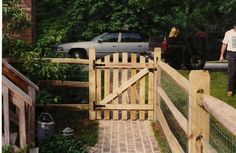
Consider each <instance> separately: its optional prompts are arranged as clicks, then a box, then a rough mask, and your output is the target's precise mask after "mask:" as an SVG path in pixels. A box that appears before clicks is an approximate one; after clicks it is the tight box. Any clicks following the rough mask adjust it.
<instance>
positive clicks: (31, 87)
mask: <svg viewBox="0 0 236 153" xmlns="http://www.w3.org/2000/svg"><path fill="white" fill-rule="evenodd" d="M2 64H3V67H2V70H3V75H2V84H3V87H2V90H3V91H2V95H3V121H4V122H3V145H5V144H10V137H11V136H10V135H11V132H12V131H11V124H10V121H11V122H13V123H14V124H16V125H17V127H18V132H17V133H18V134H19V146H17V145H16V144H13V145H14V147H15V150H18V149H19V148H21V147H23V146H24V145H26V144H27V145H31V144H32V145H33V144H34V142H35V94H36V91H38V90H39V89H38V87H37V86H36V85H35V84H34V83H32V82H31V81H30V80H28V79H27V78H26V77H25V76H24V75H22V74H21V73H19V72H18V71H17V70H16V69H15V68H13V67H12V66H11V65H9V64H8V63H7V62H6V61H5V60H3V62H2Z"/></svg>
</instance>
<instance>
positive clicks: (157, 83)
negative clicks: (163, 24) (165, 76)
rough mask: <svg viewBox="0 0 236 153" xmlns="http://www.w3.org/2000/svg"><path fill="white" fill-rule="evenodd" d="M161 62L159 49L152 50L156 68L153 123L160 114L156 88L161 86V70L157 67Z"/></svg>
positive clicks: (159, 102)
mask: <svg viewBox="0 0 236 153" xmlns="http://www.w3.org/2000/svg"><path fill="white" fill-rule="evenodd" d="M159 60H161V48H155V49H154V66H155V68H157V70H156V71H154V84H153V85H154V88H153V90H154V97H153V99H154V103H153V105H154V117H153V119H154V121H157V117H158V115H159V112H160V109H161V108H160V104H161V97H160V95H159V94H158V91H157V87H158V86H160V84H161V70H160V68H159V67H158V61H159Z"/></svg>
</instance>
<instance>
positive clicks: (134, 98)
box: [130, 54, 137, 120]
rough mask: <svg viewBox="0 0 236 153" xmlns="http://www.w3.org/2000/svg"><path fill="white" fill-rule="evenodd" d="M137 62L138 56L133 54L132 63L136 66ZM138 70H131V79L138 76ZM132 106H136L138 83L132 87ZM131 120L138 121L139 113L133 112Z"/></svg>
mask: <svg viewBox="0 0 236 153" xmlns="http://www.w3.org/2000/svg"><path fill="white" fill-rule="evenodd" d="M136 62H137V55H136V54H131V63H132V64H136ZM136 72H137V71H136V69H135V68H134V69H131V77H132V76H134V75H135V74H136ZM131 104H136V83H135V84H133V85H132V86H131ZM130 117H131V120H136V119H137V112H136V111H135V110H132V111H131V115H130Z"/></svg>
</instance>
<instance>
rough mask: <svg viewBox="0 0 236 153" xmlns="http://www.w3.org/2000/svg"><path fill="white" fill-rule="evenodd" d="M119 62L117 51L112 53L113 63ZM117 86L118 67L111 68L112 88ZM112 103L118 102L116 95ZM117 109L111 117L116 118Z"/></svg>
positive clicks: (117, 116)
mask: <svg viewBox="0 0 236 153" xmlns="http://www.w3.org/2000/svg"><path fill="white" fill-rule="evenodd" d="M118 62H119V53H116V54H113V63H118ZM118 87H119V69H118V68H114V69H113V90H112V91H114V90H115V89H117V88H118ZM113 104H118V97H116V98H115V99H114V100H113ZM118 113H119V112H118V110H113V119H115V120H118V119H119V115H118Z"/></svg>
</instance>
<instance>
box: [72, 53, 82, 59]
mask: <svg viewBox="0 0 236 153" xmlns="http://www.w3.org/2000/svg"><path fill="white" fill-rule="evenodd" d="M73 57H74V58H80V59H81V58H82V56H81V55H80V53H79V52H74V53H73Z"/></svg>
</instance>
